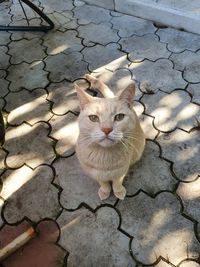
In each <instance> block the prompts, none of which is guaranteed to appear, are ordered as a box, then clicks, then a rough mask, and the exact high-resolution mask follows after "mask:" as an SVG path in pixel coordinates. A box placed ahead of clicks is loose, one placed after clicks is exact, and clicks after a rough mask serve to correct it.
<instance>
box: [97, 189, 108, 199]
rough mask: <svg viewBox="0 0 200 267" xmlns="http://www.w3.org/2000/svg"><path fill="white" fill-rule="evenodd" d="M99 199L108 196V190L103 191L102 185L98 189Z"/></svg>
mask: <svg viewBox="0 0 200 267" xmlns="http://www.w3.org/2000/svg"><path fill="white" fill-rule="evenodd" d="M98 194H99V197H100V199H101V200H104V199H107V198H108V197H109V196H110V191H105V190H104V189H103V188H102V187H100V188H99V191H98Z"/></svg>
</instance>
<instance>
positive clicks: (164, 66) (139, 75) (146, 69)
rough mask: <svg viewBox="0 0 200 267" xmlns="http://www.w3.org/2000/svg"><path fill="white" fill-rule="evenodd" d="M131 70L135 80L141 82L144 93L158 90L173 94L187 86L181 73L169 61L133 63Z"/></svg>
mask: <svg viewBox="0 0 200 267" xmlns="http://www.w3.org/2000/svg"><path fill="white" fill-rule="evenodd" d="M129 69H130V70H131V71H132V73H133V78H134V79H136V80H137V81H139V82H140V89H141V90H142V91H143V92H147V93H148V92H149V91H151V92H156V91H158V89H161V90H163V91H165V92H172V91H173V90H174V89H176V88H185V86H186V85H187V83H186V82H185V81H184V80H183V78H182V76H181V72H179V71H177V70H174V69H173V64H172V62H171V61H170V60H168V59H159V60H157V61H156V62H150V61H148V60H145V61H143V62H141V63H132V64H131V66H130V67H129ZM160 77H162V79H161V78H160Z"/></svg>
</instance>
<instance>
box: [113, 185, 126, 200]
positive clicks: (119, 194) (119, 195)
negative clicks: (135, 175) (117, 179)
mask: <svg viewBox="0 0 200 267" xmlns="http://www.w3.org/2000/svg"><path fill="white" fill-rule="evenodd" d="M114 195H115V196H116V197H117V198H119V199H121V200H123V199H124V198H125V196H126V189H125V187H124V186H122V187H121V188H120V191H114Z"/></svg>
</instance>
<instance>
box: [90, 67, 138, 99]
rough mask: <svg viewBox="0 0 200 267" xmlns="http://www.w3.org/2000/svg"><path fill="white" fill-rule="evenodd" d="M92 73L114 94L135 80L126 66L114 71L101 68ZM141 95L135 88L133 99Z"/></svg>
mask: <svg viewBox="0 0 200 267" xmlns="http://www.w3.org/2000/svg"><path fill="white" fill-rule="evenodd" d="M92 75H93V76H95V77H96V78H98V79H100V80H102V81H103V82H104V83H105V84H107V85H108V86H109V88H110V89H111V90H112V91H113V92H114V93H115V94H120V92H121V91H122V90H124V89H125V88H126V87H127V86H128V85H129V84H131V83H133V82H135V81H134V80H133V79H132V77H131V72H130V70H128V69H126V68H122V69H116V70H114V71H111V70H108V69H102V70H101V71H100V72H98V73H95V72H94V73H92ZM141 96H142V92H141V91H140V90H139V89H138V88H137V90H136V94H135V98H134V99H136V100H138V99H139V98H140V97H141Z"/></svg>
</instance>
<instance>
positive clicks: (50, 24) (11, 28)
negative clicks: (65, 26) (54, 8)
mask: <svg viewBox="0 0 200 267" xmlns="http://www.w3.org/2000/svg"><path fill="white" fill-rule="evenodd" d="M21 1H22V2H23V3H25V4H26V5H27V6H29V7H30V8H31V9H33V10H34V11H35V12H36V13H37V14H38V15H39V16H40V17H41V18H42V19H43V20H44V21H45V22H46V23H47V24H48V25H47V26H45V25H41V26H9V25H8V26H3V25H0V31H42V32H47V31H49V30H51V29H53V28H54V23H53V21H52V20H51V19H50V18H49V17H47V16H46V15H45V14H44V13H43V11H41V10H40V9H39V8H38V7H37V6H36V5H34V4H33V3H31V2H30V1H29V0H21Z"/></svg>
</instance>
